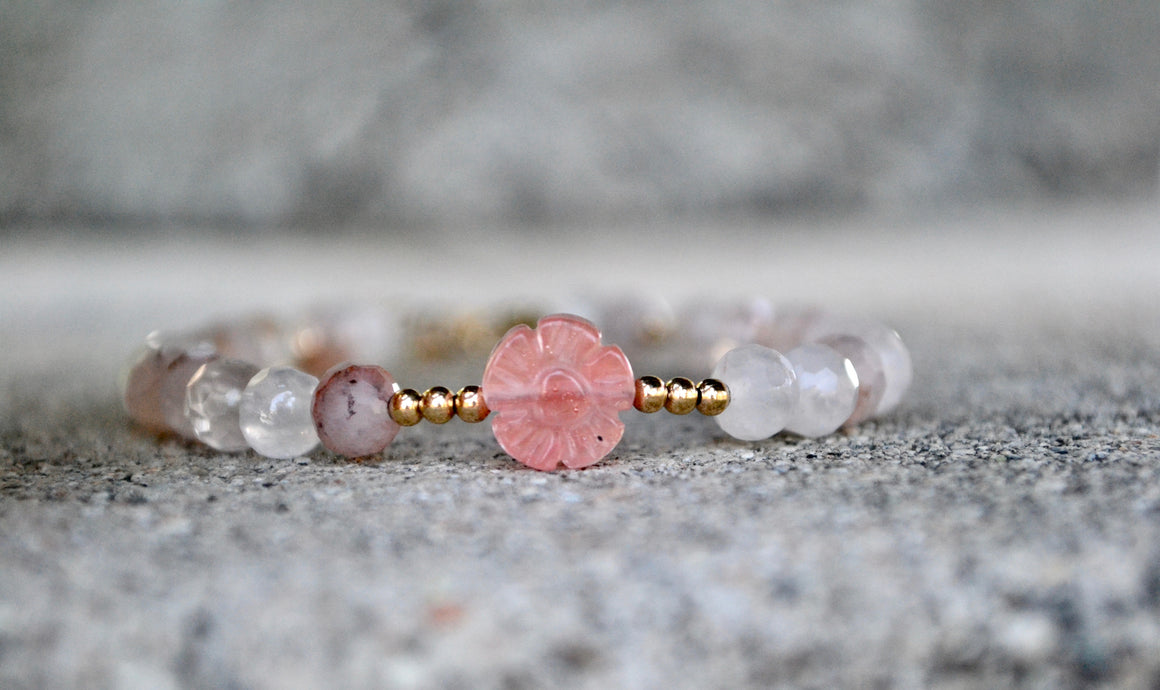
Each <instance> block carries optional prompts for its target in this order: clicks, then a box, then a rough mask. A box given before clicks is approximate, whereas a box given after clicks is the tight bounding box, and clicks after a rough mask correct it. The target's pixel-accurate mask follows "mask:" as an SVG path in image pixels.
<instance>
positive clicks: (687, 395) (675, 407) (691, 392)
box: [665, 376, 697, 414]
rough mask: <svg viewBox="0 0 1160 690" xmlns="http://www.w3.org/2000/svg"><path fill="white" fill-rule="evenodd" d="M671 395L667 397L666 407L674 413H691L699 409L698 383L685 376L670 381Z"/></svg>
mask: <svg viewBox="0 0 1160 690" xmlns="http://www.w3.org/2000/svg"><path fill="white" fill-rule="evenodd" d="M668 391H669V395H668V397H667V398H666V399H665V409H666V410H668V411H669V412H672V413H673V414H689V413H690V412H692V411H693V410H695V409H697V384H695V383H693V382H692V381H690V380H689V379H687V378H685V377H684V376H678V377H677V378H675V379H673V380H671V381H669V385H668Z"/></svg>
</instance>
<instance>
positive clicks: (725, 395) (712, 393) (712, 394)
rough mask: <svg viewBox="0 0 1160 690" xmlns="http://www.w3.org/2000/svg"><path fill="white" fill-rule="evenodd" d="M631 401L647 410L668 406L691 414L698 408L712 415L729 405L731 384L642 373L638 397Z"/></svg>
mask: <svg viewBox="0 0 1160 690" xmlns="http://www.w3.org/2000/svg"><path fill="white" fill-rule="evenodd" d="M632 404H633V407H635V408H636V409H638V410H640V411H641V412H646V413H652V412H659V411H660V410H661V409H665V410H668V411H669V412H671V413H673V414H689V413H690V412H692V411H693V410H697V411H698V412H700V413H701V414H703V415H706V416H708V417H713V416H715V415H719V414H721V413H722V412H724V411H725V408H726V407H728V406H729V388H728V387H726V385H725V384H724V383H722V382H720V381H718V380H717V379H705V380H704V381H701V382H700V383H693V381H692V380H691V379H687V378H685V377H683V376H678V377H676V378H674V379H671V380H670V381H669V382H668V383H665V382H664V381H662V380H661V379H660V378H658V377H656V376H642V377H640V378H639V379H637V380H636V398H635V399H634V400H633V401H632Z"/></svg>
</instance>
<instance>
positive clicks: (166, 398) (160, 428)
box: [121, 332, 218, 438]
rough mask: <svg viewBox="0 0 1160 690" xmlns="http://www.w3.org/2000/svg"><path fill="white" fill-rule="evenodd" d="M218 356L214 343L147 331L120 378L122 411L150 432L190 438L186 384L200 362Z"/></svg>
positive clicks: (192, 434) (191, 433) (191, 432)
mask: <svg viewBox="0 0 1160 690" xmlns="http://www.w3.org/2000/svg"><path fill="white" fill-rule="evenodd" d="M217 356H218V355H217V351H216V349H215V348H214V345H213V343H211V342H209V341H206V340H201V339H197V338H191V337H185V336H164V335H162V334H160V333H156V332H154V333H151V334H149V337H147V338H146V340H145V346H144V347H143V348H141V349H140V350H138V351H137V353H136V354H135V355H134V357H133V359H132V360H130V362H129V364H128V366H127V368H126V369H125V371H124V373H123V375H122V377H121V395H122V398H121V399H122V402H123V403H124V405H125V411H126V412H128V413H129V416H130V417H131V418H132V419H133V421H135V422H137V423H138V424H140V425H141V426H143V427H145V428H147V429H149V430H151V431H155V432H164V431H172V432H175V433H177V434H180V435H182V436H185V437H186V438H193V437H194V433H193V427H192V426H190V424H189V420H188V419H187V418H186V416H185V387H186V384H188V383H189V379H190V378H192V377H193V375H194V373H196V372H197V370H198V368H200V367H201V365H202V364H205V363H206V362H209V361H212V360H213V359H216V358H217Z"/></svg>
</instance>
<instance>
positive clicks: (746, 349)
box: [712, 345, 798, 441]
mask: <svg viewBox="0 0 1160 690" xmlns="http://www.w3.org/2000/svg"><path fill="white" fill-rule="evenodd" d="M712 376H713V378H715V379H718V380H719V381H722V382H724V383H725V385H726V386H728V387H729V407H727V408H725V411H724V412H722V413H721V414H719V415H717V416H716V417H714V418H713V419H715V420H717V424H718V425H719V426H720V427H721V429H722V430H724V431H725V433H727V434H729V435H730V436H732V437H734V438H739V439H741V440H743V441H760V440H762V439H766V438H769V437H770V436H773V435H774V434H776V433H777V432H779V431H781V430H782V429H784V428H785V425H786V424H787V423H788V422H789V420H790V417H791V416H792V415H793V412H794V409H795V407H796V406H797V402H798V386H797V378H796V377H795V375H794V369H793V365H792V364H790V362H789V360H787V359H786V358H785V357H784V356H782V355H781V353H779V352H777V351H776V350H771V349H770V348H768V347H765V346H763V345H743V346H741V347H738V348H734V349H732V350H730V351H729V352H727V353H726V354H725V356H724V357H722V358H721V361H719V362H717V366H716V367H715V368H714V369H713V374H712Z"/></svg>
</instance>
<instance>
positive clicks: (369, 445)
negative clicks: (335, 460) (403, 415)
mask: <svg viewBox="0 0 1160 690" xmlns="http://www.w3.org/2000/svg"><path fill="white" fill-rule="evenodd" d="M396 390H398V385H396V384H395V379H394V378H392V377H391V375H390V374H389V373H387V371H386V370H385V369H383V368H382V367H376V366H361V365H341V364H340V365H339V366H337V367H335V368H334V369H331V370H330V371H328V372H327V373H326V374H325V375H324V376H323V377H322V383H321V384H320V385H319V386H318V390H316V391H315V393H314V405H313V407H312V408H311V412H312V414H313V416H314V428H315V429H316V430H317V431H318V438H319V440H320V441H322V445H324V446H326V448H327V449H328V450H330V451H332V452H335V453H338V454H339V455H345V456H347V457H350V458H360V457H363V456H366V455H375V454H376V453H381V452H382V450H383V449H384V448H386V447H387V446H388V445H390V443H391V441H393V440H395V435H396V434H398V433H399V425H398V424H396V423H395V421H394V420H393V419H391V415H390V412H389V410H388V403H390V401H391V396H392V395H394V393H395V391H396Z"/></svg>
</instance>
